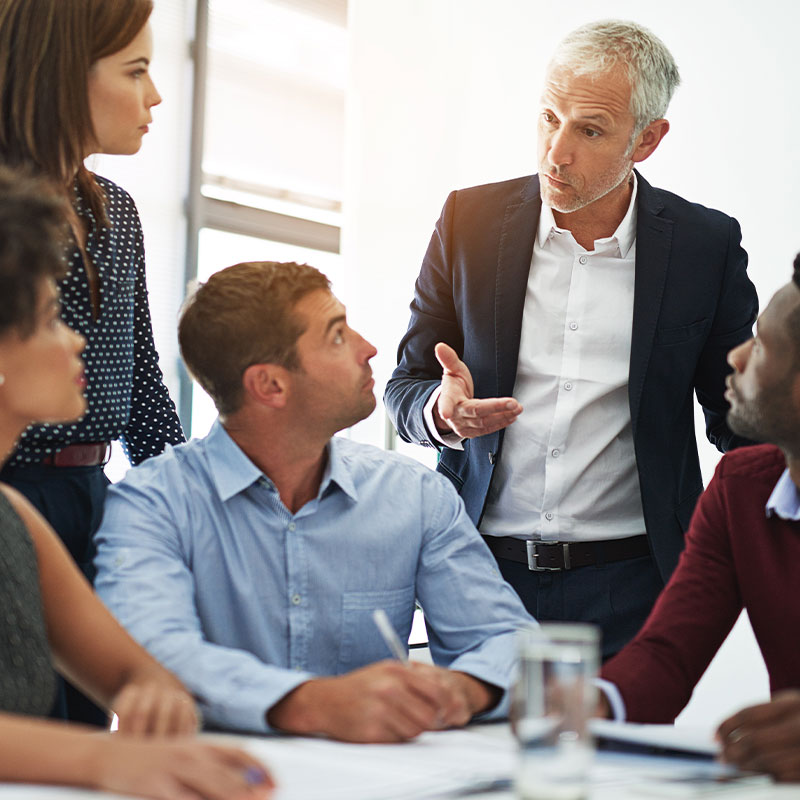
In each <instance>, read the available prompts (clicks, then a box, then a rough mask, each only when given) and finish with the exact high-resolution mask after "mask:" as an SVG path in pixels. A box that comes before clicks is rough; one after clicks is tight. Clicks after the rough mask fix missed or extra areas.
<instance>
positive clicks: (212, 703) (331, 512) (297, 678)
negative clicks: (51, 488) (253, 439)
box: [96, 421, 531, 731]
mask: <svg viewBox="0 0 800 800" xmlns="http://www.w3.org/2000/svg"><path fill="white" fill-rule="evenodd" d="M96 541H97V545H98V555H97V567H98V575H97V581H96V588H97V591H98V593H99V595H100V597H101V598H102V599H103V601H104V602H105V603H106V605H107V606H108V607H109V608H110V609H111V611H112V613H113V614H114V615H115V616H116V617H117V619H118V620H119V621H120V622H121V623H122V625H124V626H125V627H126V628H127V629H128V631H129V632H130V633H131V634H132V635H133V637H134V638H135V639H136V640H137V641H139V642H140V643H141V644H142V645H143V646H144V647H145V648H147V650H149V651H150V652H151V653H152V654H153V656H155V658H157V659H158V660H159V661H161V662H162V663H163V664H164V665H165V666H166V667H167V668H168V669H170V670H172V671H173V672H174V673H175V674H176V675H177V676H178V677H179V678H180V679H181V680H182V681H183V682H184V683H185V684H186V686H187V687H189V689H190V690H191V691H192V692H193V693H194V694H195V695H196V696H197V697H198V698H199V700H200V704H201V709H202V711H203V714H204V716H205V718H206V720H207V721H209V722H211V723H213V724H215V725H218V726H222V727H227V728H236V729H241V730H249V731H267V730H269V726H268V725H267V722H266V718H265V715H266V711H267V710H268V709H269V708H271V707H272V706H273V705H274V704H275V703H276V702H277V701H278V700H280V699H281V698H282V697H283V696H284V695H285V694H287V693H288V692H289V691H291V690H292V689H293V688H295V687H296V686H298V685H299V684H300V683H302V682H304V681H306V680H308V679H309V678H313V677H314V676H317V675H335V674H341V673H345V672H349V671H351V670H353V669H356V668H358V667H361V666H364V665H365V664H369V663H371V662H374V661H379V660H381V659H385V658H388V657H389V656H390V653H389V651H388V649H387V647H386V645H385V644H384V642H383V639H382V638H381V636H380V634H379V632H378V630H377V628H376V626H375V624H374V622H373V620H372V612H373V610H374V609H376V608H382V609H384V610H385V611H386V613H387V614H388V616H389V619H390V620H391V622H392V624H393V626H394V628H395V630H396V631H397V632H398V634H399V636H400V637H401V639H402V640H403V641H407V639H408V634H409V632H410V629H411V621H412V616H413V612H414V601H415V599H416V598H418V599H419V601H420V604H421V605H422V606H423V609H424V611H425V618H426V621H427V623H428V632H429V637H430V648H431V654H432V656H433V659H434V662H435V663H437V664H439V665H441V666H448V667H451V668H453V669H458V670H461V671H463V672H467V673H469V674H470V675H473V676H475V677H477V678H481V679H482V680H485V681H487V682H489V683H492V684H494V685H496V686H500V687H502V688H503V689H504V690H505V689H508V687H509V684H510V681H511V679H512V672H513V666H514V656H515V643H514V631H515V629H516V628H518V627H520V626H521V625H525V624H530V623H531V618H530V616H529V615H528V614H527V612H526V611H525V609H524V608H523V606H522V603H521V602H520V600H519V598H518V597H517V595H516V593H515V592H514V590H513V589H512V588H511V587H510V586H509V585H508V584H506V583H505V582H504V581H503V580H502V579H501V577H500V576H499V573H498V570H497V568H496V563H495V561H494V558H493V557H492V556H491V554H490V553H489V550H488V548H487V547H486V545H485V544H484V542H483V540H482V539H481V537H480V535H479V534H478V532H477V531H476V530H475V527H474V526H473V524H472V522H471V521H470V519H469V517H468V516H467V515H466V513H465V511H464V507H463V503H462V501H461V499H460V498H459V497H458V495H457V493H456V492H455V490H454V489H453V486H452V485H451V484H450V482H449V481H448V480H446V479H445V478H443V477H442V476H441V475H438V474H437V473H435V472H433V471H431V470H429V469H427V468H426V467H423V466H422V465H420V464H418V463H417V462H415V461H412V460H411V459H408V458H405V457H403V456H399V455H397V454H393V453H386V452H383V451H381V450H378V449H377V448H374V447H370V446H368V445H363V444H357V443H354V442H351V441H349V440H346V439H343V438H334V439H332V440H331V442H330V444H329V446H328V461H327V466H326V468H325V472H324V475H323V478H322V482H321V484H320V488H319V493H318V494H317V496H316V497H315V498H314V499H313V500H311V501H310V502H308V503H307V504H306V505H304V506H303V507H302V508H301V509H300V510H299V511H298V512H297V513H296V514H291V513H290V512H289V511H288V510H287V508H286V507H285V506H284V505H283V503H282V502H281V499H280V496H279V495H278V492H277V490H276V489H275V487H274V485H273V484H272V482H271V481H270V480H269V478H267V477H266V476H265V475H264V474H263V473H262V472H261V471H260V470H259V469H258V468H257V467H256V466H255V465H254V464H253V463H252V462H251V461H250V459H248V458H247V456H246V455H245V454H244V453H243V452H242V451H241V450H240V449H239V447H238V446H237V445H236V444H235V442H234V441H233V440H232V439H231V438H230V436H229V435H228V433H227V432H226V431H225V429H224V427H223V426H222V425H221V424H220V423H219V421H217V422H216V423H215V424H214V427H213V428H212V429H211V432H210V433H209V435H208V436H207V437H206V438H205V439H200V440H192V441H191V442H189V443H187V444H184V445H180V446H177V447H173V448H170V449H168V450H167V451H166V452H165V453H164V454H163V455H160V456H157V457H155V458H151V459H149V460H148V461H146V462H145V463H144V464H142V465H141V466H139V467H137V468H136V469H133V470H130V471H129V472H128V474H127V476H126V477H125V479H124V480H123V481H122V482H121V483H119V484H117V485H116V486H112V487H111V488H110V490H109V495H108V500H107V503H106V509H105V516H104V518H103V524H102V526H101V528H100V530H99V531H98V533H97V537H96ZM506 710H507V693H506V694H504V697H503V700H502V701H501V703H500V704H499V705H498V706H497V707H496V708H495V709H494V710H493V711H492V712H491V713H490V714H489V715H487V716H500V715H502V714H504V713H505V712H506Z"/></svg>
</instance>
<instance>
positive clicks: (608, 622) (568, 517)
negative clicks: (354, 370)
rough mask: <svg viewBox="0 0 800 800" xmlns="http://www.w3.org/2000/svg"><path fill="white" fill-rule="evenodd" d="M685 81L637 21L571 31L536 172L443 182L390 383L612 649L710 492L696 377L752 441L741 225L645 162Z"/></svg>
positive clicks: (551, 596) (540, 601) (500, 550)
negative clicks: (491, 180) (736, 371)
mask: <svg viewBox="0 0 800 800" xmlns="http://www.w3.org/2000/svg"><path fill="white" fill-rule="evenodd" d="M678 82H679V77H678V70H677V67H676V65H675V62H674V60H673V58H672V56H671V55H670V53H669V51H668V50H667V48H666V47H665V46H664V44H663V43H662V42H661V41H660V40H659V39H658V38H656V37H655V36H654V35H653V34H652V33H650V32H649V31H647V30H646V29H644V28H642V27H641V26H639V25H636V24H635V23H630V22H622V21H607V22H599V23H593V24H590V25H586V26H584V27H582V28H579V29H578V30H576V31H574V32H573V33H571V34H570V35H569V36H567V38H566V39H565V40H564V41H563V42H562V43H561V44H560V45H559V47H558V49H557V51H556V53H555V56H554V57H553V59H552V61H551V63H550V65H549V67H548V71H547V74H546V77H545V85H544V90H543V92H542V96H541V102H540V115H539V130H538V134H539V136H538V139H539V174H538V175H534V176H532V177H530V176H529V177H525V178H518V179H516V180H511V181H505V182H502V183H496V184H490V185H487V186H478V187H473V188H470V189H464V190H461V191H457V192H453V193H452V194H451V195H450V196H449V197H448V199H447V202H446V204H445V207H444V210H443V211H442V215H441V217H440V219H439V221H438V222H437V225H436V229H435V231H434V234H433V238H432V240H431V243H430V246H429V248H428V252H427V254H426V256H425V260H424V262H423V265H422V270H421V272H420V275H419V278H418V280H417V284H416V291H415V295H414V300H413V302H412V304H411V321H410V324H409V329H408V332H407V333H406V335H405V337H404V338H403V340H402V342H401V343H400V347H399V365H398V367H397V369H396V370H395V373H394V375H393V377H392V379H391V380H390V382H389V385H388V387H387V390H386V397H385V400H386V405H387V407H388V409H389V412H390V414H391V415H392V417H393V419H394V420H395V423H396V425H397V427H398V430H399V432H400V434H401V436H402V437H403V438H405V439H407V440H409V441H415V442H419V443H421V444H425V445H433V446H436V447H438V448H440V450H441V459H440V462H439V470H440V471H441V472H443V473H444V474H445V475H447V476H448V477H449V478H450V479H451V480H452V481H453V483H454V484H455V485H456V487H457V488H458V490H459V492H460V493H461V496H462V497H463V499H464V501H465V504H466V506H467V510H468V512H469V513H470V516H471V517H472V519H473V520H474V521H475V522H476V523H477V524H478V526H479V528H480V530H481V532H482V533H483V534H484V536H485V538H486V540H487V542H488V543H489V546H490V547H491V549H492V551H493V552H494V554H495V556H496V557H497V560H498V563H499V565H500V568H501V571H502V573H503V575H504V577H505V578H506V579H507V580H508V581H509V582H510V583H511V584H512V585H513V586H514V587H515V589H516V590H517V592H518V593H519V594H520V596H521V597H522V599H523V601H524V602H525V604H526V606H527V608H528V610H529V611H530V612H531V613H533V614H534V615H535V616H536V617H537V618H538V619H540V620H546V619H581V620H588V621H592V622H596V623H598V624H600V625H601V626H602V628H603V638H604V647H603V651H604V656H606V657H608V656H610V655H612V654H614V653H615V652H617V651H618V650H619V649H620V648H621V647H622V646H623V645H624V644H625V643H626V642H627V641H628V640H629V639H630V638H631V637H632V636H633V635H634V634H635V633H636V631H637V630H638V628H639V626H640V625H641V623H642V622H643V620H644V619H645V617H646V615H647V612H648V611H649V609H650V607H651V605H652V603H653V601H654V599H655V597H656V595H657V594H658V591H659V589H660V588H661V587H662V585H663V581H664V580H665V579H666V578H667V577H669V575H670V573H671V572H672V570H673V568H674V566H675V564H676V562H677V558H678V554H679V553H680V550H681V548H682V546H683V532H684V530H685V529H686V527H687V525H688V522H689V518H690V516H691V513H692V510H693V508H694V505H695V502H696V500H697V497H698V496H699V494H700V492H701V490H702V482H701V476H700V470H699V466H698V458H697V449H696V442H695V435H694V422H693V409H692V393H693V392H695V393H696V394H697V397H698V399H699V400H700V402H701V404H702V406H703V409H704V412H705V415H706V422H707V434H708V437H709V439H710V440H711V441H712V442H713V443H714V444H715V445H716V446H717V447H718V448H719V449H720V450H723V451H725V450H728V449H730V448H732V447H735V446H736V445H738V444H741V443H743V440H740V439H737V438H736V437H735V436H734V435H733V434H732V433H731V432H730V430H729V429H728V428H727V425H726V423H725V412H726V410H727V404H726V402H725V400H724V397H723V393H724V388H725V387H724V380H725V376H726V374H727V372H728V367H727V364H726V361H725V356H726V353H727V352H728V350H730V349H731V348H732V347H734V346H736V345H737V344H739V343H740V342H742V341H743V340H745V339H747V338H749V336H750V334H751V328H752V323H753V320H754V319H755V316H756V311H757V299H756V295H755V290H754V288H753V286H752V284H751V282H750V280H749V279H748V277H747V273H746V265H747V256H746V254H745V252H744V251H743V250H742V248H741V246H740V239H741V234H740V230H739V225H738V224H737V222H736V221H735V220H733V219H731V218H730V217H728V216H726V215H724V214H722V213H720V212H718V211H712V210H709V209H707V208H704V207H702V206H700V205H696V204H692V203H689V202H687V201H685V200H683V199H682V198H680V197H677V196H676V195H673V194H671V193H669V192H665V191H662V190H660V189H655V188H653V187H651V186H650V185H649V184H648V183H647V182H646V181H645V180H644V179H643V178H642V177H641V175H639V174H638V173H637V172H635V171H634V165H635V164H637V163H640V162H642V161H644V160H645V159H647V158H648V157H649V156H650V155H651V154H652V153H653V152H654V151H655V149H656V148H657V147H658V145H659V144H660V142H661V140H662V139H663V137H664V136H665V135H666V133H667V132H668V130H669V123H668V122H667V120H666V119H664V115H665V114H666V111H667V106H668V104H669V101H670V98H671V96H672V93H673V91H674V90H675V88H676V86H677V84H678ZM523 409H524V411H523ZM511 423H514V424H513V425H511ZM509 425H511V427H508V426H509Z"/></svg>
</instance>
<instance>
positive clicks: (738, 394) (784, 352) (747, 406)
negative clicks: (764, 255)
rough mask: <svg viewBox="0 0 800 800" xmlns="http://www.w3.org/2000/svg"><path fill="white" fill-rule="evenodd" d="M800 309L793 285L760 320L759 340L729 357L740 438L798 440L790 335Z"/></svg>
mask: <svg viewBox="0 0 800 800" xmlns="http://www.w3.org/2000/svg"><path fill="white" fill-rule="evenodd" d="M798 306H800V289H798V288H797V287H796V286H795V285H794V284H792V283H790V284H788V285H786V286H784V287H783V288H782V289H781V290H780V291H778V292H777V294H776V295H775V296H774V297H773V298H772V300H770V302H769V305H768V306H767V307H766V309H765V310H764V312H763V313H762V314H761V316H760V317H759V318H758V323H757V325H756V335H755V337H754V338H753V339H749V340H748V341H746V342H744V343H743V344H741V345H739V347H736V348H734V349H733V350H731V352H730V353H728V363H729V364H730V365H731V366H732V367H733V369H734V372H733V374H731V375H729V376H728V378H727V381H726V383H727V385H728V389H727V391H726V392H725V399H726V400H727V401H728V402H729V403H730V406H731V407H730V410H729V411H728V425H729V426H730V428H731V430H732V431H734V432H735V433H738V434H739V435H740V436H746V437H748V438H750V439H756V440H758V441H762V442H770V443H772V444H777V445H781V446H794V445H795V443H796V442H797V440H798V438H800V437H799V436H798V422H799V420H798V416H799V415H798V411H797V408H796V405H795V399H794V397H795V386H796V384H797V381H798V377H799V376H800V373H798V370H797V367H796V364H795V352H794V350H795V345H794V344H793V342H792V339H791V337H790V335H789V327H788V325H789V315H790V314H791V313H792V312H793V311H795V310H797V308H798Z"/></svg>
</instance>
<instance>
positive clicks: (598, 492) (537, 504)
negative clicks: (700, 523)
mask: <svg viewBox="0 0 800 800" xmlns="http://www.w3.org/2000/svg"><path fill="white" fill-rule="evenodd" d="M633 181H634V184H633V193H632V196H631V202H630V205H629V207H628V211H627V213H626V215H625V217H624V219H623V220H622V222H621V223H620V224H619V227H618V228H617V230H616V231H615V232H614V235H613V236H611V237H608V238H605V239H598V240H596V241H595V242H594V249H593V250H591V251H587V250H585V249H584V248H583V247H582V246H581V245H579V244H578V243H577V242H576V241H575V239H574V237H573V236H572V234H571V233H570V232H569V231H567V230H564V229H562V228H559V227H558V226H557V225H556V224H555V220H554V218H553V211H552V209H551V208H550V207H548V206H546V205H543V206H542V210H541V214H540V217H539V227H538V231H537V237H536V242H535V244H534V248H533V257H532V261H531V270H530V273H529V277H528V285H527V290H526V296H525V306H524V313H523V318H522V332H521V338H520V348H519V357H518V362H517V377H516V382H515V384H514V392H513V396H514V397H515V398H516V399H517V400H519V402H520V403H521V404H522V406H523V409H524V410H523V412H522V414H521V415H520V416H519V417H518V418H517V420H516V422H514V424H513V425H511V426H509V427H508V428H507V429H506V431H505V435H504V439H503V449H502V456H501V458H500V460H499V462H498V464H497V466H496V468H495V470H496V471H495V475H494V477H493V479H492V485H491V488H490V490H489V496H488V498H487V505H486V511H485V513H484V516H483V519H482V521H481V525H480V528H481V532H482V533H484V534H487V535H494V536H516V537H519V538H534V539H541V540H544V541H568V542H569V541H596V540H606V539H614V538H623V537H626V536H636V535H639V534H643V533H645V524H644V516H643V512H642V503H641V495H640V490H639V476H638V473H637V470H636V459H635V455H634V449H633V432H632V427H631V416H630V406H629V403H628V372H629V366H630V352H631V330H632V324H633V290H634V265H635V256H636V194H637V186H636V176H635V175H634V176H633ZM436 399H438V392H435V393H434V396H433V397H432V398H431V400H430V402H429V403H428V405H427V407H426V409H425V417H426V422H427V423H428V427H429V429H430V430H431V431H432V432H434V433H435V432H436V428H435V425H434V424H433V417H432V409H433V404H434V403H435V402H436ZM437 438H439V437H437ZM440 441H441V442H442V443H443V444H446V445H447V446H449V447H459V448H460V447H461V445H460V443H459V440H458V438H457V437H456V436H444V437H441V438H440Z"/></svg>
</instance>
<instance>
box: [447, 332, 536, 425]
mask: <svg viewBox="0 0 800 800" xmlns="http://www.w3.org/2000/svg"><path fill="white" fill-rule="evenodd" d="M435 353H436V358H437V359H438V361H439V363H440V364H441V365H442V370H443V374H442V386H441V390H440V393H439V399H438V401H437V402H436V405H435V406H434V409H433V419H434V422H435V423H436V427H437V428H438V430H439V432H440V433H451V432H453V433H456V434H458V435H459V436H460V437H461V438H462V439H474V438H475V437H476V436H483V435H485V434H487V433H493V432H494V431H497V430H500V429H501V428H505V427H507V426H508V425H510V424H511V423H512V422H514V420H515V419H516V418H517V417H518V416H519V415H520V414H521V413H522V406H521V405H520V404H519V402H518V401H516V400H515V399H514V398H513V397H501V398H496V397H492V398H485V399H481V400H476V399H475V398H474V387H473V384H472V375H471V374H470V371H469V368H468V367H467V365H466V364H465V363H464V362H463V361H462V360H461V359H460V358H459V357H458V354H457V353H456V351H455V350H453V348H452V347H450V345H447V344H444V342H439V344H437V345H436V348H435Z"/></svg>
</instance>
